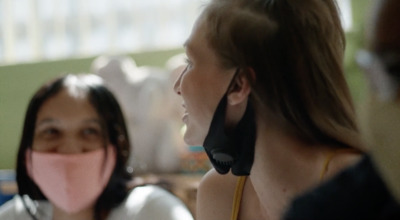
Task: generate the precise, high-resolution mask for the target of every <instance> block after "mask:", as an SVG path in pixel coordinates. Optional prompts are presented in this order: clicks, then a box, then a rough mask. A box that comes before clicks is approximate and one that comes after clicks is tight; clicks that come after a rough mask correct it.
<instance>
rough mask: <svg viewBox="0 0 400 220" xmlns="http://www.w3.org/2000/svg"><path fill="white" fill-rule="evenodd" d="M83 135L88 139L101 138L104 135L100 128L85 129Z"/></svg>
mask: <svg viewBox="0 0 400 220" xmlns="http://www.w3.org/2000/svg"><path fill="white" fill-rule="evenodd" d="M82 135H83V136H84V137H86V138H94V137H96V138H97V137H101V135H102V133H101V130H100V129H99V128H92V127H90V128H85V129H83V130H82Z"/></svg>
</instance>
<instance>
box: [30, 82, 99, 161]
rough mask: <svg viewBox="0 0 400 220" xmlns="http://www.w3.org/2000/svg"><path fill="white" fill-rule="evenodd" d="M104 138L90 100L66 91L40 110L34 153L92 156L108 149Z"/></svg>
mask: <svg viewBox="0 0 400 220" xmlns="http://www.w3.org/2000/svg"><path fill="white" fill-rule="evenodd" d="M103 134H104V132H103V128H102V126H101V121H100V118H99V115H98V114H97V112H96V110H95V109H94V108H93V106H92V105H91V103H90V102H89V100H88V99H87V96H84V97H82V96H77V95H73V94H72V93H70V92H68V90H66V89H63V90H61V91H60V92H59V93H58V94H56V95H54V96H52V97H51V98H49V99H48V100H47V101H45V102H44V103H43V105H42V106H41V108H40V109H39V112H38V115H37V120H36V125H35V131H34V138H33V145H32V149H33V150H34V151H40V152H53V153H61V154H74V153H83V152H88V151H92V150H95V149H99V148H102V147H103V146H104V141H105V140H104V137H103V136H104V135H103Z"/></svg>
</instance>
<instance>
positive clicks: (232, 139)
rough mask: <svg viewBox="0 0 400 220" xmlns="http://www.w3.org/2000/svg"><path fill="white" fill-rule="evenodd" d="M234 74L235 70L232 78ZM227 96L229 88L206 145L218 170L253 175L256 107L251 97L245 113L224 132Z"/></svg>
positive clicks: (224, 172)
mask: <svg viewBox="0 0 400 220" xmlns="http://www.w3.org/2000/svg"><path fill="white" fill-rule="evenodd" d="M235 78H236V74H235V77H234V78H233V80H234V79H235ZM229 88H230V86H229ZM227 96H228V92H227V93H226V94H225V95H224V96H223V97H222V99H221V101H220V102H219V104H218V106H217V110H216V111H215V113H214V117H213V119H212V121H211V125H210V129H209V131H208V134H207V136H206V138H205V140H204V144H203V146H204V149H205V151H206V153H207V155H208V157H209V158H210V160H211V163H212V165H213V166H214V168H215V170H217V172H218V173H220V174H226V173H227V172H229V170H230V169H232V173H233V174H234V175H236V176H246V175H250V170H251V167H252V166H253V162H254V148H255V140H256V123H255V114H254V108H253V106H252V105H251V103H250V100H249V101H248V102H247V107H246V111H245V113H244V115H243V117H242V118H241V119H240V121H239V122H238V124H237V125H236V127H235V128H234V129H233V130H232V131H231V132H230V133H229V134H227V133H226V132H225V115H226V106H227Z"/></svg>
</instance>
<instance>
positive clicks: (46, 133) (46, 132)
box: [38, 127, 60, 139]
mask: <svg viewBox="0 0 400 220" xmlns="http://www.w3.org/2000/svg"><path fill="white" fill-rule="evenodd" d="M59 134H60V131H59V130H58V129H57V128H54V127H47V128H44V129H41V130H40V131H39V132H38V136H39V137H41V138H43V139H52V138H55V137H57V136H58V135H59Z"/></svg>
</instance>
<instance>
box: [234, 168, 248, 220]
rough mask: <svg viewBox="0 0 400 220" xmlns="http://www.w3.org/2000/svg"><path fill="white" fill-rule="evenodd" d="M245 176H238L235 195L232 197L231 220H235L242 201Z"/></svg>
mask: <svg viewBox="0 0 400 220" xmlns="http://www.w3.org/2000/svg"><path fill="white" fill-rule="evenodd" d="M246 179H247V176H240V177H239V178H238V180H237V182H236V188H235V194H234V197H233V204H232V214H231V220H236V219H237V217H238V215H239V210H240V202H241V201H242V195H243V189H244V184H245V183H246Z"/></svg>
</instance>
